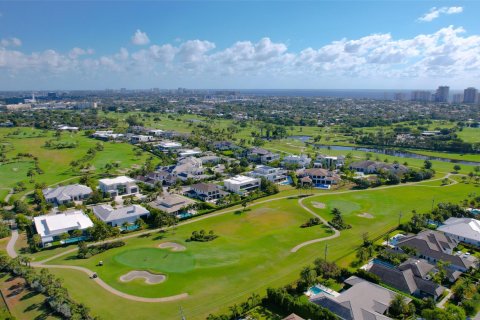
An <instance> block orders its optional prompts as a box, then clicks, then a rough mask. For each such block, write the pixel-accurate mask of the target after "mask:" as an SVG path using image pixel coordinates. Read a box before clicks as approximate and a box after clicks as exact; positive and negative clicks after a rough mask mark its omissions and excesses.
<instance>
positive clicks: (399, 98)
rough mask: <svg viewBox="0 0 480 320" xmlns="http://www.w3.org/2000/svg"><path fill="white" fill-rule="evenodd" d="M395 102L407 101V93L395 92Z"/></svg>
mask: <svg viewBox="0 0 480 320" xmlns="http://www.w3.org/2000/svg"><path fill="white" fill-rule="evenodd" d="M393 100H395V101H404V100H405V93H403V92H395V93H394V94H393Z"/></svg>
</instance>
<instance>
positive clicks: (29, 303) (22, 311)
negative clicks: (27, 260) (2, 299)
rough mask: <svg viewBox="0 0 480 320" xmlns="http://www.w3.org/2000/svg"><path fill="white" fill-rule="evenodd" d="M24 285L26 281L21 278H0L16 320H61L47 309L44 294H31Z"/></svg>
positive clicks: (0, 285) (3, 275) (6, 276)
mask: <svg viewBox="0 0 480 320" xmlns="http://www.w3.org/2000/svg"><path fill="white" fill-rule="evenodd" d="M23 283H24V280H23V279H20V278H12V277H10V276H9V275H5V274H2V275H1V276H0V289H1V290H2V293H3V294H4V295H5V296H6V300H7V303H8V305H9V308H10V311H11V313H12V315H13V316H14V317H15V319H18V320H31V319H44V320H55V319H60V318H58V317H56V316H54V315H52V314H51V312H50V310H48V309H47V308H45V306H44V301H45V296H44V295H43V294H39V293H36V292H31V291H30V290H28V289H26V288H25V287H24V285H23ZM19 284H20V285H19Z"/></svg>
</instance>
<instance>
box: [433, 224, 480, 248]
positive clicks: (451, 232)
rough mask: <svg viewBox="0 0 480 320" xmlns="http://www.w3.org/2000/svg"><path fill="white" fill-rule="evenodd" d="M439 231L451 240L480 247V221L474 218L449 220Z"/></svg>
mask: <svg viewBox="0 0 480 320" xmlns="http://www.w3.org/2000/svg"><path fill="white" fill-rule="evenodd" d="M437 231H441V232H443V233H445V234H446V235H447V236H449V237H450V238H453V239H456V240H458V241H460V242H465V243H468V244H471V245H474V246H476V247H480V220H476V219H472V218H449V219H447V220H445V221H444V222H443V225H442V226H440V227H438V228H437Z"/></svg>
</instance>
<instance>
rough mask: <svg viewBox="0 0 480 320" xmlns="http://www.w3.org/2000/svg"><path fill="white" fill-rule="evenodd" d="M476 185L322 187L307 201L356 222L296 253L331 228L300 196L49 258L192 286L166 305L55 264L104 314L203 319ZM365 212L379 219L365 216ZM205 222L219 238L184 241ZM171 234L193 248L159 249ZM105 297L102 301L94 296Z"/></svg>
mask: <svg viewBox="0 0 480 320" xmlns="http://www.w3.org/2000/svg"><path fill="white" fill-rule="evenodd" d="M474 190H476V187H475V186H474V185H473V184H456V185H451V186H448V187H433V188H432V187H431V186H415V185H410V186H398V187H394V188H384V189H380V188H379V189H371V190H365V191H356V192H341V193H340V192H339V193H338V194H331V193H330V194H329V193H321V194H319V195H317V196H314V197H311V198H308V199H306V200H304V202H305V204H306V205H308V206H309V207H310V208H311V209H312V210H315V211H316V212H318V213H319V214H321V215H322V216H324V217H325V218H326V219H328V220H329V219H331V215H330V210H331V209H332V208H333V207H338V208H340V209H341V210H342V212H343V214H344V219H345V220H346V222H347V223H349V224H351V225H352V229H349V230H346V231H342V233H341V236H340V237H339V238H336V239H333V240H329V241H327V242H322V243H316V244H313V245H310V246H306V247H304V248H302V249H300V250H299V251H298V252H296V253H290V249H291V248H292V247H294V246H295V245H297V244H299V243H301V242H304V241H307V240H311V239H315V238H319V237H324V236H326V235H327V232H326V231H325V229H324V228H323V227H320V226H317V227H313V228H307V229H301V228H299V226H300V224H302V223H303V222H305V221H306V220H307V219H308V218H309V217H310V216H309V214H308V213H307V212H306V211H304V210H302V209H301V208H300V207H299V205H298V199H294V198H292V199H282V200H277V201H273V202H270V203H266V204H260V205H254V206H252V207H251V208H250V209H251V210H250V211H247V212H245V213H241V214H235V213H226V214H224V215H221V216H216V217H211V218H208V219H205V220H202V221H197V222H194V223H191V224H188V225H184V226H180V227H178V229H177V230H175V231H169V232H167V233H165V234H158V233H157V234H152V235H151V236H150V237H136V238H132V239H128V240H127V241H126V242H127V245H126V246H124V247H121V248H117V249H112V250H110V251H107V252H105V253H103V254H100V255H98V256H94V257H92V258H90V259H87V260H78V259H76V258H75V257H74V256H73V255H67V256H64V257H62V258H58V259H56V260H54V261H51V262H49V263H51V264H71V265H80V266H86V267H88V268H89V269H91V270H94V271H95V272H97V273H98V274H99V276H100V278H102V279H103V280H104V281H106V282H107V283H109V284H110V285H112V286H113V287H114V288H116V289H118V290H121V291H123V292H126V293H130V294H135V295H139V296H145V297H162V296H170V295H175V294H180V293H183V292H186V293H188V294H189V295H190V296H189V297H188V298H186V299H183V300H178V301H176V302H169V303H161V304H155V303H153V304H152V303H138V302H132V301H128V300H125V299H121V298H118V297H115V296H113V295H111V294H108V293H106V291H104V289H102V288H100V287H99V286H98V285H96V284H94V283H92V282H89V280H88V278H87V276H86V275H85V274H83V273H78V272H76V271H70V270H60V269H51V271H52V272H54V273H55V274H57V275H59V276H62V277H63V278H64V280H65V284H66V286H67V287H68V288H69V289H70V292H71V294H72V296H73V297H74V298H76V299H78V300H79V301H81V302H84V303H86V304H87V305H89V306H91V308H92V311H93V312H94V313H95V314H98V315H100V316H102V317H104V318H115V317H121V316H122V314H126V313H127V312H129V313H132V314H135V315H136V317H137V318H142V319H153V318H158V317H161V318H162V319H175V318H176V317H177V316H178V308H179V306H182V307H183V308H184V310H185V313H186V315H187V317H188V318H189V319H203V318H205V316H206V315H207V314H208V313H210V312H217V311H225V308H226V307H228V306H230V305H232V304H234V303H239V302H241V301H242V300H244V299H246V297H247V296H248V295H249V294H250V293H252V292H259V293H263V292H264V290H265V288H267V287H269V286H280V285H284V284H286V283H288V282H290V281H292V280H294V279H296V278H297V277H298V273H299V271H300V269H301V268H302V267H303V266H304V265H306V264H308V263H310V262H312V261H313V260H314V259H315V258H316V257H319V256H323V253H324V248H325V243H327V244H328V259H329V260H335V261H338V262H339V263H340V264H341V265H344V266H348V265H349V264H350V262H351V261H352V260H353V259H354V250H355V248H356V247H357V246H358V245H359V244H360V243H361V241H362V234H363V233H364V232H366V231H368V232H369V235H370V236H371V237H375V236H379V235H382V234H384V233H385V232H386V231H387V230H389V229H391V228H393V227H395V226H396V225H397V224H398V219H399V214H400V212H401V213H402V221H406V220H407V219H408V218H409V217H410V215H411V211H412V210H417V211H418V212H424V211H426V210H428V209H430V208H431V206H432V200H434V201H435V203H438V202H440V201H452V202H454V203H458V202H459V201H461V200H462V199H463V198H465V197H466V195H467V194H468V193H470V192H472V191H474ZM286 192H292V191H286ZM277 196H278V195H277ZM405 199H408V201H405ZM312 202H321V203H325V205H326V208H325V209H317V208H315V207H314V206H313V205H312ZM365 212H366V213H369V214H371V215H372V216H373V218H372V219H369V218H363V217H359V216H358V214H361V213H365ZM200 229H205V230H214V231H215V233H216V234H218V235H219V236H220V237H219V238H218V239H216V240H214V241H212V242H206V243H198V242H186V241H185V240H186V239H187V238H188V236H189V235H190V234H191V232H192V231H194V230H200ZM164 241H174V242H177V243H180V244H182V245H184V246H185V247H186V248H187V250H186V251H184V252H171V251H168V250H166V249H159V248H157V246H158V244H159V243H161V242H164ZM100 260H102V261H103V262H104V266H103V267H97V266H96V264H97V263H98V261H100ZM137 269H138V270H150V271H152V272H155V273H163V274H165V275H166V276H167V280H166V281H165V282H164V283H162V284H158V285H147V284H144V283H143V282H142V281H140V280H137V281H132V282H128V283H122V282H120V281H119V277H120V276H121V275H123V274H125V273H127V272H129V271H131V270H137ZM86 292H88V294H85V293H86ZM99 297H101V300H102V304H98V303H95V302H96V301H98V299H99Z"/></svg>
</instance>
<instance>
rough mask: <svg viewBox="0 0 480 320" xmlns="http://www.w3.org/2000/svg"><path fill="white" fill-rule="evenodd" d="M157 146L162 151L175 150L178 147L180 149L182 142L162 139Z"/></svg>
mask: <svg viewBox="0 0 480 320" xmlns="http://www.w3.org/2000/svg"><path fill="white" fill-rule="evenodd" d="M155 147H157V148H158V149H159V150H160V151H162V152H173V151H175V150H177V149H180V148H181V147H182V144H181V143H180V142H173V141H162V142H160V143H159V144H157V145H156V146H155Z"/></svg>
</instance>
